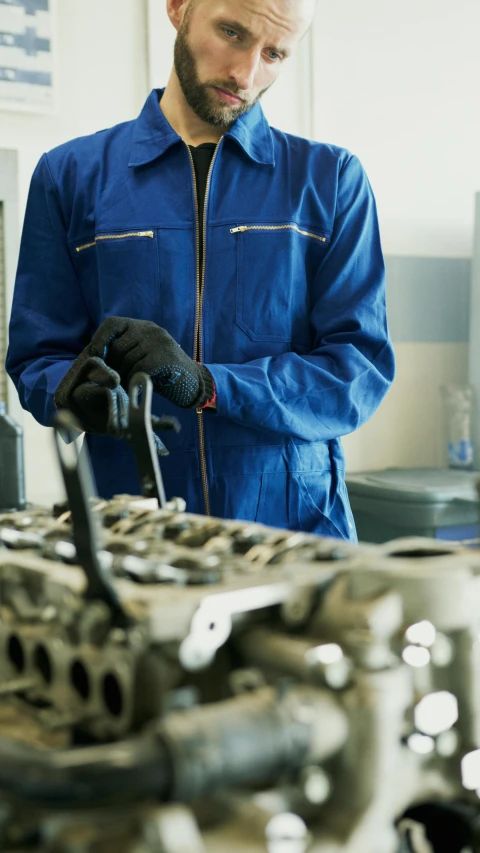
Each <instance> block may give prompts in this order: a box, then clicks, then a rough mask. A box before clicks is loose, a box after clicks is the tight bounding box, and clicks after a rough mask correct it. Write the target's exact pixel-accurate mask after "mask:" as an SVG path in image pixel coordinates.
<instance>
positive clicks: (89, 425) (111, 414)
mask: <svg viewBox="0 0 480 853" xmlns="http://www.w3.org/2000/svg"><path fill="white" fill-rule="evenodd" d="M89 349H90V348H89V347H86V348H85V349H84V351H83V352H82V353H81V354H80V355H79V356H78V358H77V359H76V360H75V361H74V362H73V364H72V366H71V368H70V369H69V370H68V371H67V373H66V374H65V376H64V377H63V379H62V381H61V382H60V384H59V386H58V388H57V390H56V392H55V397H54V400H55V405H56V406H57V408H58V409H69V411H71V412H72V413H73V414H74V415H75V417H76V418H77V420H78V421H79V423H80V426H81V427H82V428H83V429H84V430H85V431H86V432H93V433H97V434H100V435H113V436H115V437H116V438H121V437H122V436H123V435H124V434H125V431H126V429H127V426H128V406H129V400H128V394H127V393H126V391H125V390H124V389H123V388H122V386H121V384H120V376H119V375H118V373H116V372H115V371H114V370H112V368H111V367H108V366H107V365H106V364H105V362H104V361H102V359H101V358H95V357H92V356H91V355H90V352H89Z"/></svg>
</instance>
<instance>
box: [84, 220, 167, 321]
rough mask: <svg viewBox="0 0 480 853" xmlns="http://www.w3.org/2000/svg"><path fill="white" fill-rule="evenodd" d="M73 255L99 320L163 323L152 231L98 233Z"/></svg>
mask: <svg viewBox="0 0 480 853" xmlns="http://www.w3.org/2000/svg"><path fill="white" fill-rule="evenodd" d="M73 254H74V258H75V264H76V267H77V271H78V274H79V278H80V283H81V285H82V288H83V290H84V292H85V297H86V301H87V303H88V304H89V305H92V306H93V305H95V306H96V309H97V311H98V314H99V316H100V317H104V316H107V315H119V316H122V317H138V318H146V319H149V320H154V321H155V322H157V323H158V322H160V287H159V280H158V279H159V276H158V248H157V235H156V232H155V231H150V230H141V231H140V230H139V231H134V230H129V231H119V232H112V233H108V234H107V233H105V234H100V233H99V234H96V235H95V237H94V238H93V239H92V240H90V241H85V242H84V243H81V244H80V245H76V246H74V249H73Z"/></svg>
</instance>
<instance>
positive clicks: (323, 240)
mask: <svg viewBox="0 0 480 853" xmlns="http://www.w3.org/2000/svg"><path fill="white" fill-rule="evenodd" d="M289 229H290V230H292V231H296V233H297V234H301V235H302V237H310V238H311V239H312V240H318V241H319V242H320V243H328V237H324V236H323V235H320V234H314V233H313V232H312V231H305V230H304V229H303V228H299V227H298V225H291V224H289V225H238V226H237V227H236V228H230V234H243V233H244V232H245V231H288V230H289Z"/></svg>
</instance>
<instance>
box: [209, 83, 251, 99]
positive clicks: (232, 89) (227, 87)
mask: <svg viewBox="0 0 480 853" xmlns="http://www.w3.org/2000/svg"><path fill="white" fill-rule="evenodd" d="M204 86H205V88H211V87H214V88H215V89H223V91H224V92H229V94H231V95H235V97H237V98H240V100H242V101H247V98H245V97H243V95H242V92H243V91H244V90H243V89H240V87H239V86H235V84H233V85H232V83H231V82H228V83H224V82H223V80H211V81H210V82H208V83H204Z"/></svg>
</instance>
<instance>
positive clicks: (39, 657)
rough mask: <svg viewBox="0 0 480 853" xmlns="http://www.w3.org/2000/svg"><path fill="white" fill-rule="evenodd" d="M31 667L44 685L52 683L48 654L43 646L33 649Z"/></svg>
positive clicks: (50, 661) (50, 662)
mask: <svg viewBox="0 0 480 853" xmlns="http://www.w3.org/2000/svg"><path fill="white" fill-rule="evenodd" d="M33 665H34V667H35V669H36V670H38V672H39V673H40V675H41V676H42V678H43V680H44V682H45V684H51V683H52V681H53V666H52V660H51V657H50V653H49V652H48V650H47V649H46V647H45V646H44V645H43V644H41V643H40V644H39V645H38V646H36V647H35V651H34V653H33Z"/></svg>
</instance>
